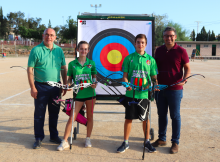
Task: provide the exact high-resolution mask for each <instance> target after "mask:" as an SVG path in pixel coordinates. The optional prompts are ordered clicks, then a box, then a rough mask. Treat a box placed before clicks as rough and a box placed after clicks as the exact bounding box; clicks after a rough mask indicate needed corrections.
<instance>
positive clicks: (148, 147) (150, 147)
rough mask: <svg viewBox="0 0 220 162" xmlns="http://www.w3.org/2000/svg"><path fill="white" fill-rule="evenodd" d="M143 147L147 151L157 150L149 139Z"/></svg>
mask: <svg viewBox="0 0 220 162" xmlns="http://www.w3.org/2000/svg"><path fill="white" fill-rule="evenodd" d="M145 149H147V151H148V152H157V150H156V149H155V148H154V147H153V146H152V145H151V144H150V141H148V142H147V143H145Z"/></svg>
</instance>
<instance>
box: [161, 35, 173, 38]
mask: <svg viewBox="0 0 220 162" xmlns="http://www.w3.org/2000/svg"><path fill="white" fill-rule="evenodd" d="M174 36H175V35H164V37H165V38H169V37H170V38H173V37H174Z"/></svg>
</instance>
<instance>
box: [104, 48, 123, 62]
mask: <svg viewBox="0 0 220 162" xmlns="http://www.w3.org/2000/svg"><path fill="white" fill-rule="evenodd" d="M107 59H108V61H109V62H110V63H111V64H118V63H119V62H121V59H122V54H121V52H119V51H118V50H111V51H110V52H109V53H108V55H107Z"/></svg>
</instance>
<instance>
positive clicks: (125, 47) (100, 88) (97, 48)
mask: <svg viewBox="0 0 220 162" xmlns="http://www.w3.org/2000/svg"><path fill="white" fill-rule="evenodd" d="M77 21H78V35H77V43H78V42H80V41H82V40H84V41H87V42H88V43H89V44H90V51H89V53H88V55H87V57H88V58H89V59H91V60H93V61H95V64H96V69H97V80H98V81H99V80H102V79H103V78H105V77H107V76H109V77H108V78H106V79H103V80H102V81H101V82H100V83H98V85H97V88H96V94H97V95H105V96H109V95H110V96H118V95H124V94H125V88H124V87H122V86H121V85H119V84H118V83H117V82H120V81H122V76H123V73H122V72H121V67H122V63H123V61H124V58H125V57H126V56H128V55H129V54H131V53H133V52H135V46H134V44H135V37H136V35H138V34H145V35H146V36H147V47H146V49H145V51H146V52H147V53H148V54H149V55H151V56H152V54H153V51H154V48H153V47H154V41H153V40H154V35H153V34H152V33H154V18H152V17H147V16H129V17H126V16H96V15H93V16H78V20H77Z"/></svg>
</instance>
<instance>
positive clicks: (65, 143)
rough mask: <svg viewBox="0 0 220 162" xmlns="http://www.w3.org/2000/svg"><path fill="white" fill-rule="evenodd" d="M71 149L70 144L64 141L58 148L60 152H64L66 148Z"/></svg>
mask: <svg viewBox="0 0 220 162" xmlns="http://www.w3.org/2000/svg"><path fill="white" fill-rule="evenodd" d="M68 147H70V145H69V143H68V142H66V141H65V140H62V142H61V144H60V145H59V146H58V147H57V150H58V151H63V150H64V149H65V148H68Z"/></svg>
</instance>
